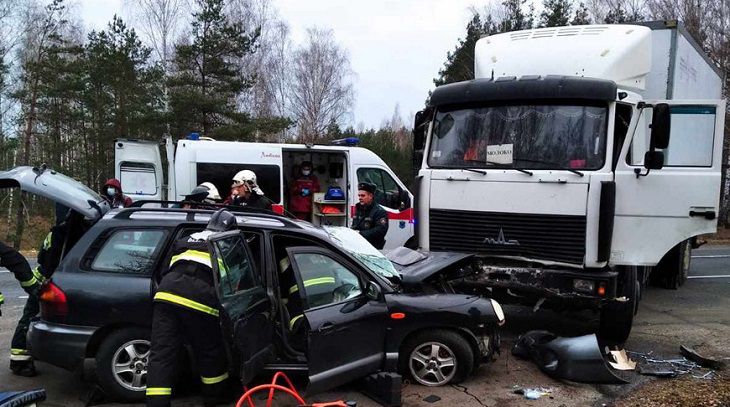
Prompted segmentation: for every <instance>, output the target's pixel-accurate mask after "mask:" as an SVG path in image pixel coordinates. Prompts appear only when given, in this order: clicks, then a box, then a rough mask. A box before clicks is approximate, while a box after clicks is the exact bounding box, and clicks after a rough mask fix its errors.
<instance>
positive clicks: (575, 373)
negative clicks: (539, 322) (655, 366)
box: [512, 331, 628, 384]
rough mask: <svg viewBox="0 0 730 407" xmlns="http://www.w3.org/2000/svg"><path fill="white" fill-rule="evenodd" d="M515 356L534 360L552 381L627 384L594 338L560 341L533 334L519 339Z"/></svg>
mask: <svg viewBox="0 0 730 407" xmlns="http://www.w3.org/2000/svg"><path fill="white" fill-rule="evenodd" d="M512 354H513V355H515V356H517V357H520V358H523V359H532V361H533V362H535V364H537V366H538V367H539V368H540V370H542V371H543V373H545V374H547V375H548V376H551V377H556V378H560V379H566V380H572V381H574V382H581V383H606V384H626V383H628V381H627V380H626V379H623V378H621V377H619V376H617V375H616V374H615V373H614V371H613V369H611V367H610V366H609V364H608V362H607V361H606V359H605V355H604V354H603V352H602V351H601V348H600V347H599V346H598V339H597V338H596V335H595V334H591V335H584V336H578V337H575V338H561V337H558V336H557V335H555V334H553V333H551V332H547V331H530V332H527V333H525V334H524V335H521V336H520V337H519V339H517V342H516V343H515V346H514V347H513V348H512Z"/></svg>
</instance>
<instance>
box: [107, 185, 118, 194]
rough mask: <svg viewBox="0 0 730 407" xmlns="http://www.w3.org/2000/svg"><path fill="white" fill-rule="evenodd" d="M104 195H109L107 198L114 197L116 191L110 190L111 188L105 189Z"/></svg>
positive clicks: (114, 189)
mask: <svg viewBox="0 0 730 407" xmlns="http://www.w3.org/2000/svg"><path fill="white" fill-rule="evenodd" d="M106 194H107V195H109V196H114V195H116V194H117V189H116V188H111V187H110V188H107V189H106Z"/></svg>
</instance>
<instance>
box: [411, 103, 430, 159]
mask: <svg viewBox="0 0 730 407" xmlns="http://www.w3.org/2000/svg"><path fill="white" fill-rule="evenodd" d="M426 117H427V116H426V111H425V110H421V111H419V112H416V117H415V119H414V120H413V149H414V150H423V146H424V145H425V142H426V126H424V124H425V121H426Z"/></svg>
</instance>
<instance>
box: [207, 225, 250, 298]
mask: <svg viewBox="0 0 730 407" xmlns="http://www.w3.org/2000/svg"><path fill="white" fill-rule="evenodd" d="M215 250H216V252H217V253H216V257H217V258H218V275H219V277H220V284H219V287H220V292H221V295H222V296H224V297H225V296H230V295H234V294H236V293H237V292H240V291H245V290H248V289H251V288H253V287H255V286H257V285H259V284H260V283H259V281H258V278H257V277H256V274H255V272H254V267H253V263H252V261H251V259H250V258H249V253H248V250H246V246H245V244H244V242H243V239H241V237H240V236H233V237H229V238H225V239H221V240H218V241H216V243H215Z"/></svg>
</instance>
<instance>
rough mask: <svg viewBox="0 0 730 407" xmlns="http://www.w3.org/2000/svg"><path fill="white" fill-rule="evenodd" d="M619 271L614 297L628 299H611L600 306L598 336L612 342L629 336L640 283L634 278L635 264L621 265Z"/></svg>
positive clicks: (620, 340)
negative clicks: (620, 300)
mask: <svg viewBox="0 0 730 407" xmlns="http://www.w3.org/2000/svg"><path fill="white" fill-rule="evenodd" d="M619 273H620V274H619V281H618V287H617V292H616V297H617V298H621V297H626V298H627V299H628V300H627V301H624V302H619V301H612V302H610V303H608V304H605V305H604V306H602V307H601V321H600V326H599V328H598V337H599V338H600V339H601V340H603V341H604V342H608V343H612V344H622V343H624V342H626V340H627V339H628V338H629V334H630V333H631V326H632V325H633V323H634V314H635V313H636V311H637V309H638V303H639V287H640V284H638V280H637V279H636V276H637V269H636V266H625V267H622V268H621V269H619Z"/></svg>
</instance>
